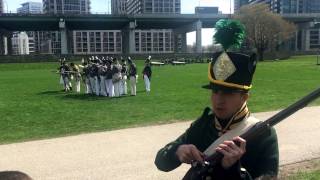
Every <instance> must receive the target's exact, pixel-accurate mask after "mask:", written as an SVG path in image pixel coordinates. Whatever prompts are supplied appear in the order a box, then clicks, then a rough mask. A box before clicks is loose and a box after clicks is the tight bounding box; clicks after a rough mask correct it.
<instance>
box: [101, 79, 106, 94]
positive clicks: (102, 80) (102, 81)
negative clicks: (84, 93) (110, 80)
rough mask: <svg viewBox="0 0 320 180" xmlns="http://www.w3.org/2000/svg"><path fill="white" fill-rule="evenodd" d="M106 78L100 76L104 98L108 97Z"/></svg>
mask: <svg viewBox="0 0 320 180" xmlns="http://www.w3.org/2000/svg"><path fill="white" fill-rule="evenodd" d="M105 83H106V77H105V76H100V94H101V95H102V96H107V91H106V84H105Z"/></svg>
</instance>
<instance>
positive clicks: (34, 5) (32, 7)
mask: <svg viewBox="0 0 320 180" xmlns="http://www.w3.org/2000/svg"><path fill="white" fill-rule="evenodd" d="M21 6H22V7H20V8H18V9H17V13H23V14H41V13H42V3H41V2H25V3H22V4H21Z"/></svg>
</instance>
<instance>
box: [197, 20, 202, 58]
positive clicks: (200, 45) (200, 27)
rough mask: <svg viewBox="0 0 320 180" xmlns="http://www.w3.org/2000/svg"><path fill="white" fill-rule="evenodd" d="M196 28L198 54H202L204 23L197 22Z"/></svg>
mask: <svg viewBox="0 0 320 180" xmlns="http://www.w3.org/2000/svg"><path fill="white" fill-rule="evenodd" d="M195 27H196V53H202V41H201V38H202V34H201V29H202V22H201V21H200V20H198V21H197V22H195Z"/></svg>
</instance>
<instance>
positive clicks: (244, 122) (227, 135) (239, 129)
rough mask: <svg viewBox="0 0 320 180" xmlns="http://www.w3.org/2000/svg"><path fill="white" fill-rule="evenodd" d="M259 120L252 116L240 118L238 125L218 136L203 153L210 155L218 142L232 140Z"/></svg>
mask: <svg viewBox="0 0 320 180" xmlns="http://www.w3.org/2000/svg"><path fill="white" fill-rule="evenodd" d="M258 122H260V120H258V119H256V118H254V117H253V116H249V117H248V118H247V119H244V120H242V121H241V122H240V123H239V124H238V126H237V127H236V128H234V129H231V130H229V131H228V132H226V133H225V134H223V135H222V136H220V137H219V138H218V139H217V140H215V141H214V142H213V143H212V144H211V145H210V146H209V147H208V148H207V149H206V150H205V151H204V154H205V155H206V156H210V155H212V154H214V153H215V149H216V148H217V147H218V146H219V144H221V143H223V142H224V141H229V140H232V138H234V137H236V136H240V135H241V134H243V133H244V132H246V131H247V130H248V129H250V128H251V127H252V126H253V125H255V124H256V123H258Z"/></svg>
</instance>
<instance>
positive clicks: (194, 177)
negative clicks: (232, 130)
mask: <svg viewBox="0 0 320 180" xmlns="http://www.w3.org/2000/svg"><path fill="white" fill-rule="evenodd" d="M319 96H320V88H318V89H316V90H315V91H313V92H311V93H310V94H308V95H307V96H305V97H303V98H301V99H300V100H298V101H297V102H295V103H293V104H292V105H290V106H289V107H287V108H285V109H284V110H282V111H280V112H278V113H277V114H275V115H273V116H272V117H270V118H269V119H267V120H265V121H263V122H258V123H257V124H255V125H254V126H252V127H251V128H249V129H248V130H247V131H246V132H244V133H243V134H241V135H240V137H241V138H243V139H245V140H246V141H247V142H248V141H252V140H253V139H255V138H257V137H259V136H260V135H262V134H264V133H265V132H266V131H267V130H268V129H269V128H270V127H272V126H274V125H276V124H278V123H279V122H281V121H282V120H284V119H285V118H287V117H289V116H290V115H292V114H293V113H295V112H297V111H298V110H300V109H302V108H304V107H305V106H307V105H308V104H309V103H310V102H312V101H314V100H315V99H317V98H318V97H319ZM222 158H223V154H221V153H219V152H215V153H214V154H212V155H210V156H209V157H206V158H205V159H204V163H198V162H196V163H193V164H192V166H191V168H190V169H189V170H188V172H187V173H186V174H185V176H184V177H183V180H202V179H205V178H206V175H208V174H210V173H209V169H212V168H214V167H215V166H216V165H217V163H221V160H222Z"/></svg>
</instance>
